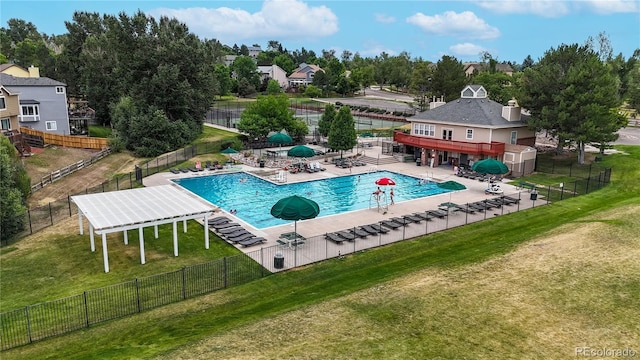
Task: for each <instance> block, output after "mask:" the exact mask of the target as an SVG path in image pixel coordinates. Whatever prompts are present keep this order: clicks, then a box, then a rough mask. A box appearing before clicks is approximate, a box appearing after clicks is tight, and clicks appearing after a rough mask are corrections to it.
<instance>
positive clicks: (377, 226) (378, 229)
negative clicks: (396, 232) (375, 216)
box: [366, 224, 389, 234]
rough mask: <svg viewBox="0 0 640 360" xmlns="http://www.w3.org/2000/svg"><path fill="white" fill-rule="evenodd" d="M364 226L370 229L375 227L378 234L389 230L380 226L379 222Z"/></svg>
mask: <svg viewBox="0 0 640 360" xmlns="http://www.w3.org/2000/svg"><path fill="white" fill-rule="evenodd" d="M366 226H370V227H371V228H372V229H375V230H376V231H377V232H379V233H380V234H386V233H388V232H389V230H388V229H386V228H383V227H382V226H380V225H379V224H369V225H366Z"/></svg>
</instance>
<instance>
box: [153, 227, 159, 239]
mask: <svg viewBox="0 0 640 360" xmlns="http://www.w3.org/2000/svg"><path fill="white" fill-rule="evenodd" d="M153 236H155V237H156V239H157V238H158V224H156V225H153Z"/></svg>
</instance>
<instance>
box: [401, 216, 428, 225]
mask: <svg viewBox="0 0 640 360" xmlns="http://www.w3.org/2000/svg"><path fill="white" fill-rule="evenodd" d="M402 218H403V219H405V220H407V221H411V222H412V223H416V224H417V223H420V222H422V220H424V219H423V218H422V217H420V216H414V215H411V214H408V215H403V216H402Z"/></svg>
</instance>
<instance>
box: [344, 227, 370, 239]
mask: <svg viewBox="0 0 640 360" xmlns="http://www.w3.org/2000/svg"><path fill="white" fill-rule="evenodd" d="M348 231H349V232H350V233H351V234H353V235H355V236H357V237H361V238H363V239H364V238H366V237H367V236H369V233H368V232H366V231H364V230H362V229H349V230H348Z"/></svg>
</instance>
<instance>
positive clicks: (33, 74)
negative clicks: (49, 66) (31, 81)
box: [28, 65, 40, 78]
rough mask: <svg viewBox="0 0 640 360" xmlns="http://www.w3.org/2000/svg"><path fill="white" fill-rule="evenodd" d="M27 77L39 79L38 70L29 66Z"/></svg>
mask: <svg viewBox="0 0 640 360" xmlns="http://www.w3.org/2000/svg"><path fill="white" fill-rule="evenodd" d="M28 70H29V77H30V78H39V77H40V69H38V68H37V67H35V66H33V65H31V66H29V69H28Z"/></svg>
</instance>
